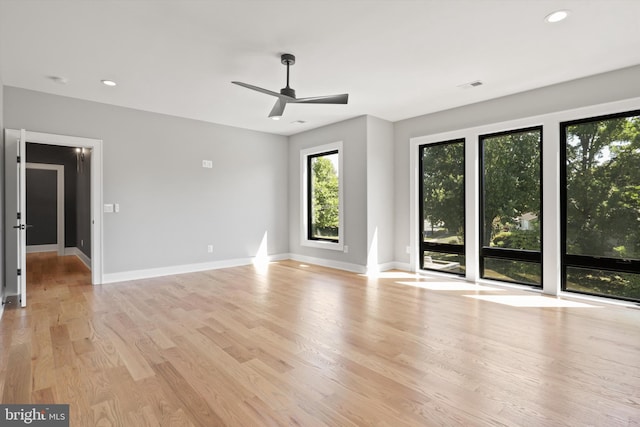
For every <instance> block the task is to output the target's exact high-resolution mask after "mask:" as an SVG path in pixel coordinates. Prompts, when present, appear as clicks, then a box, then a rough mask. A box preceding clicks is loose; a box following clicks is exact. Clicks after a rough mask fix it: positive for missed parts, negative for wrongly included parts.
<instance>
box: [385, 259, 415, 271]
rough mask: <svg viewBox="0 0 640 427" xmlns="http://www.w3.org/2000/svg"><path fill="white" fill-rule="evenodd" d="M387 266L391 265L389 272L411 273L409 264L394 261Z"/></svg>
mask: <svg viewBox="0 0 640 427" xmlns="http://www.w3.org/2000/svg"><path fill="white" fill-rule="evenodd" d="M389 264H390V265H392V267H391V268H390V269H389V270H402V271H411V264H409V263H408V262H398V261H394V262H390V263H389ZM383 271H384V270H383Z"/></svg>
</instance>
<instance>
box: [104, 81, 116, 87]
mask: <svg viewBox="0 0 640 427" xmlns="http://www.w3.org/2000/svg"><path fill="white" fill-rule="evenodd" d="M101 81H102V84H103V85H105V86H115V85H116V82H114V81H113V80H101Z"/></svg>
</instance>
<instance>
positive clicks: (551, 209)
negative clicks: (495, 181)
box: [409, 98, 640, 296]
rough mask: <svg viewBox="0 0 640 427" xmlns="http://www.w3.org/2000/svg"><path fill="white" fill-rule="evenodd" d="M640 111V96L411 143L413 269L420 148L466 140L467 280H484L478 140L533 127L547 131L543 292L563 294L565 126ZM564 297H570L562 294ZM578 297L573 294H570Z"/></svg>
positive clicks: (415, 268) (413, 267)
mask: <svg viewBox="0 0 640 427" xmlns="http://www.w3.org/2000/svg"><path fill="white" fill-rule="evenodd" d="M637 109H640V98H631V99H626V100H622V101H615V102H608V103H604V104H597V105H591V106H587V107H580V108H575V109H571V110H565V111H559V112H550V113H546V114H541V115H537V116H531V117H525V118H520V119H515V120H508V121H503V122H497V123H491V124H486V125H482V126H476V127H472V128H465V129H459V130H454V131H447V132H442V133H437V134H432V135H425V136H419V137H414V138H410V139H409V156H410V158H409V160H410V165H411V167H410V168H409V173H410V180H409V183H410V193H409V194H410V197H409V198H410V201H409V202H410V211H409V216H410V223H409V233H410V235H409V242H410V249H411V252H410V265H411V271H418V269H419V262H418V259H419V258H418V256H419V249H420V248H419V242H418V230H419V212H418V209H419V203H418V185H419V177H418V146H419V145H423V144H429V143H434V142H439V141H448V140H452V139H459V138H465V145H466V150H465V180H466V186H465V199H466V201H465V209H466V217H467V218H466V220H465V252H466V253H465V255H466V276H465V278H466V279H467V280H468V281H472V282H479V281H480V280H481V279H480V274H479V273H480V272H479V269H478V258H479V245H480V244H479V240H478V239H479V233H478V230H479V227H480V224H479V217H480V213H479V201H478V198H479V194H478V179H479V171H478V164H479V163H478V162H479V153H478V137H479V136H480V135H484V134H489V133H494V132H501V131H506V130H510V129H521V128H528V127H532V126H542V127H543V138H542V156H543V159H542V160H543V163H542V168H543V183H542V197H543V200H542V205H543V212H542V217H543V221H544V225H543V230H542V241H543V247H542V258H543V259H542V266H543V272H542V275H543V276H542V283H543V290H542V292H543V293H545V294H549V295H556V296H557V295H560V294H561V293H562V292H561V289H560V287H561V286H560V283H561V268H560V259H561V257H562V253H561V250H560V229H561V226H562V224H561V223H560V123H562V122H565V121H570V120H577V119H583V118H588V117H596V116H601V115H607V114H616V113H623V112H626V111H633V110H637ZM562 294H563V295H564V294H565V293H562ZM571 295H573V293H572V294H571Z"/></svg>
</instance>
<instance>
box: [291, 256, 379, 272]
mask: <svg viewBox="0 0 640 427" xmlns="http://www.w3.org/2000/svg"><path fill="white" fill-rule="evenodd" d="M289 259H291V260H293V261H298V262H304V263H308V264H316V265H320V266H322V267H329V268H335V269H336V270H344V271H350V272H352V273H360V274H364V273H366V272H367V268H366V267H365V266H364V265H358V264H351V263H348V262H342V261H333V260H330V259H324V258H316V257H310V256H306V255H299V254H289Z"/></svg>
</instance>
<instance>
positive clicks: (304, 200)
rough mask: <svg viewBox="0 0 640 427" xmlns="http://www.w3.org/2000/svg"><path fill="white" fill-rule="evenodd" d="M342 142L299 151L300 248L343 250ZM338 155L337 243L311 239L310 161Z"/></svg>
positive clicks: (328, 240)
mask: <svg viewBox="0 0 640 427" xmlns="http://www.w3.org/2000/svg"><path fill="white" fill-rule="evenodd" d="M342 146H343V144H342V141H337V142H333V143H330V144H324V145H320V146H315V147H310V148H306V149H302V150H300V172H301V173H300V178H301V179H300V190H301V191H300V193H301V197H300V201H301V203H300V207H301V209H300V212H301V219H300V244H301V245H302V246H307V247H313V248H319V249H329V250H335V251H343V250H344V246H345V243H344V174H343V170H344V151H343V148H342ZM336 153H337V155H338V241H337V242H336V241H334V240H330V239H318V238H313V237H311V218H310V215H311V197H310V195H311V177H312V176H311V171H310V170H309V165H310V164H311V160H312V159H313V158H315V157H320V156H322V155H329V154H336Z"/></svg>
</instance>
